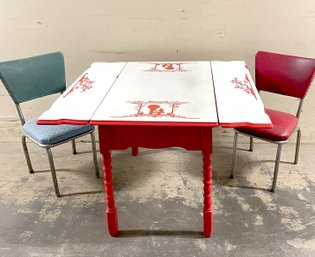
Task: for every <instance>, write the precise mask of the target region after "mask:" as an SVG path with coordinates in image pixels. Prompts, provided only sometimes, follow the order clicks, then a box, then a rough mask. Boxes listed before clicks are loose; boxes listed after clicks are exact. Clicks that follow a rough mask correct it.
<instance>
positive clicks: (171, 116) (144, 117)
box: [91, 61, 218, 125]
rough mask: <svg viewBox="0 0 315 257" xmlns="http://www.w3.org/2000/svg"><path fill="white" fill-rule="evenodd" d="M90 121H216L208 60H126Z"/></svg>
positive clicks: (95, 122)
mask: <svg viewBox="0 0 315 257" xmlns="http://www.w3.org/2000/svg"><path fill="white" fill-rule="evenodd" d="M91 121H92V123H93V124H98V122H100V121H119V122H157V123H158V122H163V123H165V122H180V123H182V122H189V123H200V122H201V123H211V124H212V125H217V122H218V119H217V112H216V106H215V97H214V90H213V83H212V76H211V68H210V62H209V61H208V62H182V63H152V62H148V63H147V62H129V63H127V65H126V66H125V67H124V69H123V72H122V73H121V75H120V76H119V77H118V79H117V81H116V82H115V85H114V86H113V87H112V88H111V89H110V91H109V92H108V94H107V96H106V97H105V99H104V100H103V102H102V103H101V104H100V106H99V107H98V109H97V111H96V112H95V114H94V115H93V117H92V119H91Z"/></svg>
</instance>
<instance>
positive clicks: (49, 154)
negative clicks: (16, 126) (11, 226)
mask: <svg viewBox="0 0 315 257" xmlns="http://www.w3.org/2000/svg"><path fill="white" fill-rule="evenodd" d="M53 54H58V55H60V56H62V54H61V53H59V52H58V53H52V54H51V55H53ZM48 55H49V54H48ZM48 55H47V56H48ZM39 57H40V56H39ZM35 58H36V57H35ZM62 60H63V56H62ZM2 80H4V79H3V78H2ZM3 82H4V81H3ZM4 84H5V86H6V87H7V85H6V83H5V82H4ZM7 89H8V88H7ZM8 91H9V90H8ZM9 93H10V95H11V94H12V93H11V92H10V91H9ZM61 93H62V92H61ZM11 97H12V95H11ZM12 98H13V100H14V103H15V107H16V109H17V112H18V116H19V119H20V122H21V124H22V126H23V125H24V124H25V118H24V115H23V112H22V110H21V107H20V104H19V103H18V101H16V99H14V97H12ZM43 126H45V125H43ZM88 134H90V136H91V144H92V154H93V162H94V167H95V174H96V177H97V178H98V177H99V167H98V161H97V154H96V143H95V134H94V127H92V129H90V130H89V131H87V132H84V133H81V134H77V135H75V136H73V137H69V138H67V139H66V140H62V141H59V142H57V143H55V144H41V143H39V142H37V141H36V140H34V139H33V138H31V137H30V136H28V135H26V134H23V135H22V146H23V151H24V154H25V159H26V163H27V166H28V170H29V173H34V169H33V166H32V162H31V158H30V155H29V151H28V147H27V144H26V138H28V139H30V140H31V141H32V142H34V143H35V144H37V145H38V146H40V147H42V148H45V149H46V153H47V157H48V161H49V166H50V170H51V175H52V180H53V184H54V190H55V193H56V196H57V197H61V193H60V190H59V186H58V181H57V175H56V169H55V164H54V159H53V155H52V151H51V148H53V147H55V146H58V145H61V144H64V143H67V142H69V141H71V142H72V153H73V154H77V150H76V144H75V139H77V138H79V137H82V136H85V135H88Z"/></svg>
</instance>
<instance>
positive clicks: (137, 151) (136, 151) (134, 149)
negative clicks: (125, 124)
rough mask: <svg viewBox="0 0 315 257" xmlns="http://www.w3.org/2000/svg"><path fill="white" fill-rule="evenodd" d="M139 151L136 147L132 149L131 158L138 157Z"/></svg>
mask: <svg viewBox="0 0 315 257" xmlns="http://www.w3.org/2000/svg"><path fill="white" fill-rule="evenodd" d="M138 154H139V149H138V147H132V156H138Z"/></svg>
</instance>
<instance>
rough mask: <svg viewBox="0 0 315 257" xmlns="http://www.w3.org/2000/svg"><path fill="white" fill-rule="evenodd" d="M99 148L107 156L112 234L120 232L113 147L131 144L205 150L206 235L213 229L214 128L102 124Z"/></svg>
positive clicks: (108, 221) (106, 168)
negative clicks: (113, 174) (114, 185)
mask: <svg viewBox="0 0 315 257" xmlns="http://www.w3.org/2000/svg"><path fill="white" fill-rule="evenodd" d="M99 142H100V150H101V153H102V155H103V158H104V166H105V168H104V178H105V188H106V199H107V205H108V206H107V224H108V230H109V233H110V234H111V235H112V236H115V235H117V233H118V219H117V213H116V208H115V204H114V193H113V185H112V170H111V158H110V150H123V149H126V148H129V147H132V150H133V153H136V151H135V150H136V149H137V147H134V146H135V145H136V146H138V147H144V148H153V149H156V148H166V147H182V148H184V149H187V150H199V151H202V153H203V167H204V168H203V170H204V171H203V173H204V236H205V237H209V236H211V232H212V219H213V218H212V180H211V176H212V175H211V170H212V168H211V165H212V159H211V158H212V128H211V127H152V126H99Z"/></svg>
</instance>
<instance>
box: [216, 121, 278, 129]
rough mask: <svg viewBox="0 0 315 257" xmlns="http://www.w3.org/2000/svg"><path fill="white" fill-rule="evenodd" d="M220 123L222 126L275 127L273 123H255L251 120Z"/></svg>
mask: <svg viewBox="0 0 315 257" xmlns="http://www.w3.org/2000/svg"><path fill="white" fill-rule="evenodd" d="M220 125H221V127H222V128H238V127H247V128H264V129H270V128H273V125H272V124H253V123H250V122H235V123H220Z"/></svg>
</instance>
